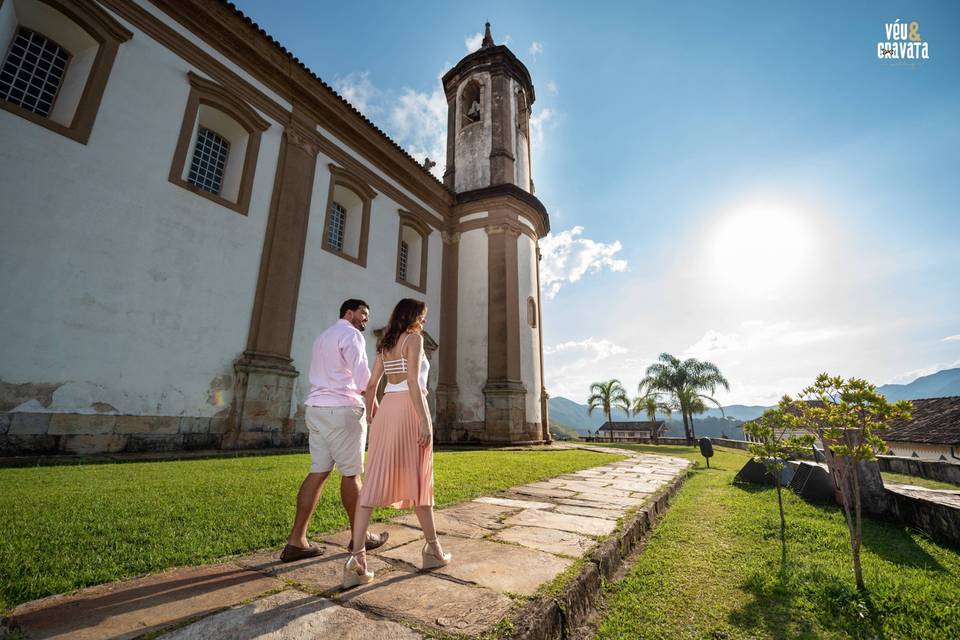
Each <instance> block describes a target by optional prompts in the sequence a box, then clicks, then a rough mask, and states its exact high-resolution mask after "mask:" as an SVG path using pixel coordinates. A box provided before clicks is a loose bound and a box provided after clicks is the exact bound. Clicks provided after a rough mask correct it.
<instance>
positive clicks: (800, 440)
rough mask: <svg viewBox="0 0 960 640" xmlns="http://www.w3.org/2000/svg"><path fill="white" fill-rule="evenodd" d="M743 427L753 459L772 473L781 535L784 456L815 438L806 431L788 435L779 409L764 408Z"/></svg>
mask: <svg viewBox="0 0 960 640" xmlns="http://www.w3.org/2000/svg"><path fill="white" fill-rule="evenodd" d="M743 431H744V433H746V434H747V435H748V436H751V437H752V439H753V441H752V442H751V443H750V445H748V447H747V448H748V450H749V451H750V453H751V455H753V459H754V460H755V461H756V462H759V463H760V464H762V465H763V466H764V467H765V468H766V470H767V472H768V473H769V474H770V475H772V476H773V484H774V486H775V487H776V488H777V505H779V507H780V534H781V535H783V534H784V533H786V530H787V521H786V518H784V516H783V495H782V493H781V490H780V473H781V472H782V471H783V468H784V466H785V465H786V461H787V458H789V457H790V456H792V455H795V454H796V453H798V452H800V451H802V450H805V449H809V448H810V447H811V446H812V445H813V441H814V438H813V436H812V435H810V434H809V433H804V434H802V435H788V434H789V433H791V432H790V428H789V424H788V421H787V420H786V419H784V415H783V413H782V412H781V411H780V410H779V409H767V410H766V411H765V412H764V413H763V415H762V416H760V417H759V418H757V419H756V420H753V421H752V422H747V423H746V424H744V425H743Z"/></svg>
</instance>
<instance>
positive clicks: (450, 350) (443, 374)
mask: <svg viewBox="0 0 960 640" xmlns="http://www.w3.org/2000/svg"><path fill="white" fill-rule="evenodd" d="M459 279H460V234H459V233H449V232H446V231H444V232H443V272H442V274H441V292H442V293H441V296H442V297H441V299H440V308H441V316H440V375H439V380H438V382H437V414H436V416H437V417H436V425H435V436H434V437H435V439H436V441H437V442H452V441H453V440H454V439H455V438H454V436H453V427H454V424H455V423H456V421H457V401H458V396H459V389H458V387H457V306H458V304H457V302H458V295H459Z"/></svg>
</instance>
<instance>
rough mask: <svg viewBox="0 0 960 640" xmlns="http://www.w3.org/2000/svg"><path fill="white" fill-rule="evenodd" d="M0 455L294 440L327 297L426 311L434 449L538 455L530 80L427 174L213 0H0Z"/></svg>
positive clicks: (496, 50) (473, 123)
mask: <svg viewBox="0 0 960 640" xmlns="http://www.w3.org/2000/svg"><path fill="white" fill-rule="evenodd" d="M0 55H2V56H3V57H2V60H0V64H2V67H0V183H2V199H0V229H2V232H0V264H2V269H0V272H2V274H3V277H2V279H0V295H2V300H3V310H4V312H3V314H0V455H7V456H9V455H23V454H51V453H68V454H77V453H113V452H136V451H163V450H168V451H172V450H188V449H218V448H223V449H260V448H267V447H293V446H303V445H305V443H306V429H305V427H304V422H303V415H304V409H303V400H304V399H305V397H306V394H307V392H308V389H309V381H308V379H307V372H308V369H309V365H310V356H311V346H312V343H313V340H314V339H315V337H316V336H317V335H318V334H319V333H320V332H321V331H323V330H324V329H325V328H326V327H328V326H329V325H331V324H332V323H333V322H334V321H335V320H336V319H337V316H338V310H339V306H340V303H341V302H342V301H343V300H345V299H347V298H361V299H364V300H366V301H367V302H368V303H369V304H370V306H371V317H370V323H369V325H368V327H367V330H366V333H365V337H366V341H367V351H368V357H369V359H370V361H371V363H372V362H373V358H374V355H375V344H376V340H377V334H378V333H379V330H380V329H381V328H382V327H383V326H384V325H385V324H386V322H387V319H388V317H389V314H390V311H391V309H392V308H393V306H394V305H395V304H396V303H397V301H398V300H400V299H401V298H405V297H412V298H417V299H421V300H424V301H426V303H427V305H428V306H429V309H430V311H429V314H428V318H427V324H426V334H427V335H426V340H425V342H426V344H427V347H428V356H429V358H430V360H431V376H430V382H429V392H430V394H429V398H430V403H431V407H432V408H433V410H434V411H433V413H434V422H435V435H434V437H435V439H436V441H437V442H438V443H468V442H469V443H485V444H506V443H539V442H544V441H547V440H549V438H550V435H549V430H548V419H547V393H546V390H545V389H544V384H543V375H544V374H543V339H542V333H541V326H542V323H541V312H540V283H539V262H540V253H539V241H540V239H541V238H543V237H544V236H545V235H546V234H547V233H548V232H549V230H550V222H549V217H548V215H547V212H546V210H545V208H544V206H543V204H542V203H541V202H540V200H539V199H538V198H537V197H536V195H535V194H534V185H533V179H532V172H531V161H530V160H531V152H530V130H529V127H530V114H531V108H532V106H533V103H534V99H535V95H534V88H533V82H532V80H531V77H530V73H529V71H528V70H527V68H526V66H524V64H523V63H522V62H521V61H520V60H519V59H518V58H517V57H516V56H515V55H514V54H513V52H511V51H510V49H508V48H507V47H506V46H505V45H497V44H495V43H494V40H493V38H492V36H491V32H490V26H489V24H488V25H487V28H486V33H485V37H484V39H483V44H482V46H481V47H480V48H479V49H478V50H477V51H474V52H473V53H470V54H469V55H467V56H466V57H464V58H463V59H462V60H460V61H459V62H458V63H457V64H456V65H455V66H454V67H453V68H452V69H450V70H449V71H448V72H447V73H446V74H445V75H444V76H443V79H442V82H443V88H444V91H445V94H446V98H447V105H448V115H447V153H446V165H445V167H444V172H443V180H442V181H441V180H438V179H437V178H436V177H434V175H433V174H431V173H430V171H429V163H428V162H424V163H420V162H417V161H416V160H415V159H414V158H413V157H411V156H410V155H409V154H408V153H406V152H405V151H404V150H403V149H402V148H401V147H400V146H399V145H397V144H396V143H395V142H394V141H393V140H391V139H390V138H389V137H388V136H387V135H386V134H385V133H384V132H383V131H382V130H380V129H379V128H378V127H377V125H376V124H375V123H373V122H371V121H370V120H368V119H367V118H365V117H364V116H363V115H362V114H360V113H359V112H358V111H357V110H356V109H355V108H353V107H352V106H351V105H350V104H349V103H348V102H347V101H346V100H344V99H343V98H342V97H341V96H339V95H338V94H337V93H336V92H335V91H334V90H333V89H331V87H330V86H329V85H327V84H326V83H325V82H324V81H323V80H322V79H320V78H319V77H317V76H316V75H315V74H314V73H313V72H312V71H310V70H309V69H308V68H307V67H306V66H304V64H303V63H301V62H300V61H299V60H298V59H297V58H296V57H295V56H294V54H293V53H291V52H290V51H287V50H286V49H285V48H284V47H283V46H282V45H281V44H279V43H278V42H277V41H275V40H274V39H273V38H271V37H270V36H269V35H268V34H267V33H266V32H264V31H263V30H262V29H261V28H260V27H259V26H258V25H257V24H255V23H254V22H253V21H251V20H250V19H249V18H248V17H246V16H245V15H243V14H242V13H241V12H240V11H238V10H237V9H236V8H235V7H234V6H233V5H232V4H230V3H228V2H224V1H222V0H0Z"/></svg>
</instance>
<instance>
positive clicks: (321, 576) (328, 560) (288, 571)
mask: <svg viewBox="0 0 960 640" xmlns="http://www.w3.org/2000/svg"><path fill="white" fill-rule="evenodd" d="M320 546H321V548H323V550H324V553H323V555H322V556H318V557H316V558H304V559H303V560H297V561H295V562H280V557H279V556H280V552H279V551H264V552H261V553H254V554H251V555H248V556H243V557H242V558H239V559H237V560H235V562H236V563H237V564H238V565H240V566H242V567H245V568H247V569H251V570H253V571H258V572H260V573H263V574H266V575H268V576H273V577H275V578H280V579H283V580H286V581H290V582H294V583H296V584H299V585H302V586H303V587H304V588H307V589H308V590H309V591H313V592H315V593H322V594H327V593H333V592H334V591H338V590H339V589H340V585H341V584H342V580H343V566H344V565H345V564H346V563H347V559H348V558H349V557H350V554H348V553H347V551H346V550H345V549H341V548H340V547H335V546H332V545H320ZM367 566H369V567H370V569H372V570H373V571H374V572H375V573H387V572H389V571H390V570H391V567H390V565H388V564H387V563H386V562H384V561H383V560H380V559H379V558H377V557H376V556H374V555H370V556H369V557H368V558H367Z"/></svg>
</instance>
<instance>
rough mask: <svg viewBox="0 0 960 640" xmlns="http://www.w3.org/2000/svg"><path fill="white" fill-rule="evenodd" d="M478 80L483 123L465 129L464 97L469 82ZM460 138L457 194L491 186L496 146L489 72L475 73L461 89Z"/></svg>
mask: <svg viewBox="0 0 960 640" xmlns="http://www.w3.org/2000/svg"><path fill="white" fill-rule="evenodd" d="M472 80H476V81H477V82H479V83H480V86H481V87H482V89H481V94H482V95H481V98H482V99H481V104H482V107H481V109H482V113H481V118H480V122H475V123H473V124H471V125H468V126H466V127H461V126H460V122H461V120H462V118H463V114H462V113H461V110H462V107H463V105H462V104H461V99H460V97H461V94H462V93H463V89H464V87H466V85H467V84H468V82H470V81H472ZM456 105H457V106H456V108H457V117H456V122H457V135H456V139H455V140H456V141H455V143H454V144H455V151H454V159H455V162H456V174H455V176H454V178H455V180H454V182H455V186H456V191H457V192H458V193H460V192H464V191H472V190H473V189H480V188H482V187H488V186H490V151H491V149H492V144H493V136H492V126H493V120H492V118H491V107H492V101H491V78H490V73H489V72H481V73H475V74H472V75H471V76H469V78H468V79H467V80H465V81H464V82H462V83H461V84H460V86H459V87H458V88H457V100H456Z"/></svg>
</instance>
